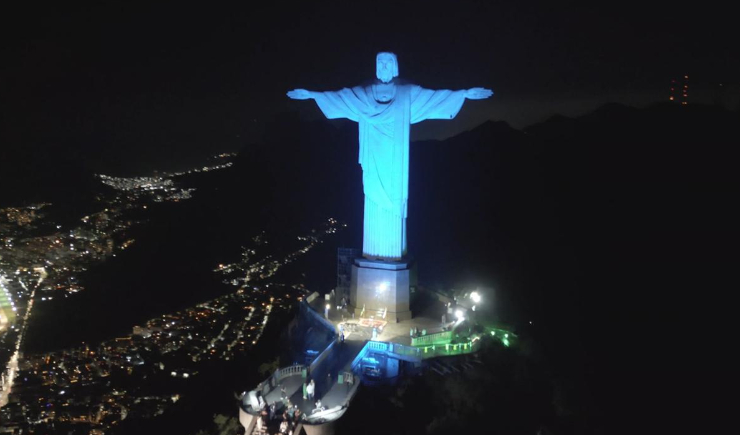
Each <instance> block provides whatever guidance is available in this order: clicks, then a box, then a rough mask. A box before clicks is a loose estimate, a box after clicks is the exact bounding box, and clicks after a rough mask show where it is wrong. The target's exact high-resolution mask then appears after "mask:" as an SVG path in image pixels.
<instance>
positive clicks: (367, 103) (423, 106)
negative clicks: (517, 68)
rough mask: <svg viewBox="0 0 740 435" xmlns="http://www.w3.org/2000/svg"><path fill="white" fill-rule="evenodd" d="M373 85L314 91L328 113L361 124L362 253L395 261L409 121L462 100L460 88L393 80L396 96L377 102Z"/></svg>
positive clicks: (448, 113)
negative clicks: (446, 88)
mask: <svg viewBox="0 0 740 435" xmlns="http://www.w3.org/2000/svg"><path fill="white" fill-rule="evenodd" d="M376 86H377V85H374V84H373V85H368V86H356V87H354V88H351V89H350V88H344V89H342V90H339V91H329V92H317V93H315V94H314V95H315V100H316V103H317V104H318V106H319V108H320V109H321V111H322V112H323V113H324V115H325V116H326V117H327V118H329V119H336V118H347V119H351V120H352V121H355V122H358V123H359V125H360V126H359V129H360V155H359V160H360V165H362V184H363V189H364V192H365V218H364V219H365V220H364V228H363V230H364V231H363V246H362V252H363V255H364V256H365V257H366V258H371V259H380V260H391V261H398V260H401V259H402V258H403V256H404V254H405V253H406V217H407V203H408V192H409V125H410V124H414V123H417V122H421V121H424V120H426V119H452V118H454V117H455V116H456V115H457V113H458V112H459V111H460V108H461V107H462V105H463V103H464V102H465V91H464V90H462V91H449V90H438V91H435V90H430V89H424V88H422V87H420V86H416V85H395V96H394V97H393V98H392V100H390V101H388V102H387V103H382V102H380V101H378V100H377V99H376V95H377V92H378V90H377V89H379V88H377V89H376Z"/></svg>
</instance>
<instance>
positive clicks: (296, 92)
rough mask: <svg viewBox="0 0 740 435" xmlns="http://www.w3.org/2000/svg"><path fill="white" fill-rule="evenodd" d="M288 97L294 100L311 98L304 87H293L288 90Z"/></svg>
mask: <svg viewBox="0 0 740 435" xmlns="http://www.w3.org/2000/svg"><path fill="white" fill-rule="evenodd" d="M288 97H290V98H292V99H294V100H308V99H310V98H311V92H309V91H307V90H305V89H293V90H292V91H288Z"/></svg>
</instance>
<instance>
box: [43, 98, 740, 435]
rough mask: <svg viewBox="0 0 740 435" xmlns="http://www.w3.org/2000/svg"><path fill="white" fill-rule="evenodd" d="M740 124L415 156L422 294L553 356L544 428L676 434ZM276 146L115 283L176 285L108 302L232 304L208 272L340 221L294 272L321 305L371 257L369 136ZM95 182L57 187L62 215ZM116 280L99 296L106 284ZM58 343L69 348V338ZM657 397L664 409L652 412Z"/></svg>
mask: <svg viewBox="0 0 740 435" xmlns="http://www.w3.org/2000/svg"><path fill="white" fill-rule="evenodd" d="M738 116H739V114H738V113H737V112H729V111H726V110H724V109H720V108H717V107H710V106H688V107H678V106H670V105H656V106H653V107H649V108H647V109H635V108H630V107H626V106H621V105H616V104H610V105H606V106H604V107H601V108H600V109H598V110H596V111H594V112H593V113H591V114H588V115H585V116H582V117H579V118H566V117H553V118H551V119H549V120H547V121H545V122H543V123H541V124H538V125H534V126H531V127H529V128H526V129H524V130H523V131H520V130H515V129H513V128H511V127H509V126H508V125H507V124H506V123H503V122H493V121H490V122H486V123H484V124H482V125H480V126H478V127H476V128H475V129H473V130H471V131H468V132H465V133H463V134H460V135H458V136H455V137H452V138H449V139H446V140H444V141H421V142H414V143H412V144H411V157H410V182H409V183H410V187H409V189H410V195H409V197H410V199H409V220H408V228H409V236H408V243H409V251H410V254H411V255H412V257H413V258H414V259H415V261H416V264H417V266H418V276H419V283H420V285H421V286H423V287H427V288H449V287H463V286H481V287H486V288H492V289H493V292H494V298H493V301H492V302H493V304H494V305H495V309H494V311H495V312H496V314H497V315H498V316H499V317H500V318H501V319H502V320H504V321H507V322H509V323H511V324H514V325H516V326H517V327H518V329H519V331H520V332H522V333H524V334H528V335H531V336H533V337H534V338H535V339H536V340H537V341H538V342H540V343H541V344H542V346H543V349H544V353H545V355H546V359H547V361H548V364H549V367H550V370H551V371H552V377H553V379H557V382H558V383H559V385H565V387H563V389H564V390H567V391H568V394H567V399H566V400H565V401H564V403H566V405H565V408H566V410H567V413H566V414H567V415H557V416H543V419H545V417H547V418H549V419H550V421H551V420H552V419H555V420H556V422H557V424H556V425H555V426H556V427H559V428H561V429H562V431H565V432H581V431H582V432H593V431H595V430H606V429H614V430H616V429H617V428H619V426H620V424H621V425H625V426H628V421H629V420H630V418H620V416H622V417H623V416H624V415H628V416H630V417H633V418H635V419H636V418H638V416H642V415H648V414H650V415H652V417H653V419H655V417H656V416H657V417H666V418H668V417H669V415H671V413H675V412H680V411H682V410H687V409H688V405H687V404H685V403H682V402H681V401H680V400H679V399H678V397H679V396H678V395H677V394H674V393H678V392H679V390H680V389H681V388H683V386H679V385H677V384H676V382H675V377H674V375H675V374H676V373H678V372H680V371H681V370H683V369H685V367H686V366H685V365H679V364H677V363H676V361H679V360H680V361H681V362H682V363H683V364H690V362H689V361H691V358H690V357H689V356H686V355H684V354H681V353H680V352H679V349H681V348H682V345H683V344H684V343H685V340H691V339H697V340H698V337H694V336H693V335H692V334H695V332H693V331H683V332H682V334H676V328H678V327H679V325H681V322H682V320H683V319H684V317H685V315H686V313H687V312H690V311H691V310H692V309H694V310H695V309H696V307H695V306H694V303H695V302H694V300H693V299H691V300H690V299H687V298H685V297H684V295H682V294H681V290H680V289H683V288H685V287H686V286H694V285H696V286H697V288H702V289H706V287H707V285H708V284H709V281H710V280H709V279H707V278H708V277H709V278H711V277H712V276H711V274H707V273H706V272H707V270H708V269H707V265H708V264H709V263H711V264H712V265H714V266H715V267H721V265H722V264H726V263H728V262H729V260H728V259H727V257H725V255H724V254H726V251H725V249H726V248H724V249H723V245H722V243H721V241H722V240H723V238H724V237H726V234H727V231H728V228H732V226H733V222H732V220H731V216H732V214H731V212H730V211H731V210H730V208H731V205H732V201H731V198H734V197H736V196H733V191H734V187H733V186H734V185H735V180H734V178H735V175H734V174H735V170H734V168H733V165H734V160H733V159H731V158H730V156H731V155H732V150H733V146H734V145H735V144H736V143H737V142H738V141H737V131H736V126H737V125H738V122H737V121H738ZM265 137H266V138H268V139H266V140H265V141H264V142H262V143H259V144H250V145H248V146H245V148H244V149H243V151H242V152H241V153H240V154H239V155H238V157H237V158H236V159H235V160H234V165H233V166H232V167H231V168H229V169H225V170H220V171H216V172H209V173H200V174H193V175H190V176H187V177H185V179H184V183H185V184H186V185H188V186H190V187H197V189H198V190H197V191H196V193H195V196H194V197H193V199H191V200H188V201H186V202H184V203H182V204H177V205H167V206H163V208H161V209H157V210H155V211H153V216H152V219H151V223H150V224H148V225H149V227H148V229H146V230H144V233H145V235H143V236H142V238H141V239H142V241H141V243H142V244H143V247H142V248H136V246H134V248H132V251H131V252H130V253H129V254H127V255H137V254H136V252H137V251H136V249H140V250H141V252H140V254H142V255H143V254H144V253H146V255H143V256H142V257H141V259H140V260H131V261H129V262H128V263H125V262H124V260H120V259H118V260H116V261H113V262H111V264H110V265H106V266H105V267H106V268H107V270H108V271H109V272H110V273H111V274H118V275H121V274H122V273H123V272H122V271H123V270H125V269H126V268H127V267H128V266H127V265H132V266H131V267H134V265H135V264H139V263H141V264H143V263H147V262H149V260H147V258H161V259H165V258H169V260H166V261H165V263H166V264H167V265H168V267H167V268H166V269H167V270H160V269H157V268H151V267H150V268H146V270H145V271H143V272H137V273H134V274H132V275H131V276H129V277H128V278H127V279H126V280H119V281H120V284H116V282H109V283H108V286H109V288H107V289H106V291H115V289H114V288H115V287H116V286H119V287H121V288H120V292H119V293H120V295H124V294H127V293H126V292H128V291H130V290H129V289H128V288H124V287H126V286H128V287H131V286H133V285H134V284H136V285H137V286H139V287H141V288H140V290H141V292H142V294H144V295H154V294H155V293H156V292H167V291H168V290H164V289H166V288H172V289H176V291H175V290H173V291H174V293H173V291H170V292H169V293H162V294H161V295H159V296H157V297H155V298H154V299H155V300H154V301H153V302H152V304H151V305H152V306H151V309H152V310H154V311H162V310H172V309H175V308H178V307H181V306H185V305H187V304H189V303H192V302H194V301H197V300H198V298H199V297H202V298H205V296H206V295H209V296H212V295H213V294H214V292H217V291H221V290H211V291H210V293H209V292H204V290H203V289H202V288H198V289H196V288H189V286H190V287H192V285H193V283H197V285H198V286H201V287H203V288H205V287H206V286H208V285H210V282H211V281H212V278H211V277H209V276H207V273H205V272H203V270H210V267H211V266H212V265H213V264H217V263H218V262H219V261H227V260H228V259H229V257H230V256H233V255H236V254H237V253H238V249H239V246H240V245H241V244H243V243H246V242H247V241H248V240H249V239H250V238H251V237H252V236H254V235H256V234H258V233H259V232H261V231H266V232H268V233H269V234H270V235H271V237H272V239H271V240H274V243H282V242H285V243H288V240H290V239H294V238H295V236H296V235H299V234H304V233H305V232H306V231H308V230H309V229H310V228H313V227H315V226H316V224H317V223H318V222H321V221H323V220H325V219H327V218H328V217H334V218H337V219H340V220H341V221H343V222H346V223H347V224H348V227H347V229H346V231H343V232H340V233H339V234H338V237H337V238H336V239H334V242H335V244H332V243H331V242H330V243H327V244H325V245H324V246H322V247H321V248H320V249H318V250H316V251H315V252H313V253H312V254H311V255H309V256H308V257H307V258H306V259H305V261H304V262H302V263H301V264H300V265H298V266H296V267H293V268H292V269H291V270H292V272H290V273H293V274H305V275H306V276H305V278H301V279H305V280H306V285H307V287H308V288H310V289H312V290H318V291H327V290H328V289H330V288H332V287H333V286H334V285H335V282H336V281H335V280H336V276H335V270H336V269H335V264H336V256H335V255H336V247H338V246H348V247H359V246H361V237H362V234H361V231H362V230H361V228H362V184H361V170H360V167H359V165H358V164H357V152H358V148H357V142H358V139H357V127H356V125H355V124H354V123H351V122H339V123H329V122H325V121H315V122H306V121H303V120H301V119H300V118H299V117H298V115H297V114H292V115H285V116H283V117H281V118H279V119H276V120H275V121H274V122H273V123H272V124H271V125H270V126H268V128H267V134H266V135H265ZM45 161H47V162H50V160H48V159H47V160H45ZM86 180H89V179H87V178H85V177H80V178H79V179H78V180H77V181H74V182H71V181H70V182H69V184H68V185H65V186H67V187H64V188H62V187H58V188H57V189H58V191H59V192H62V193H60V194H59V198H60V200H63V199H64V198H65V197H66V196H65V195H67V194H69V192H71V191H77V189H84V188H85V187H84V186H86V183H88V181H86ZM67 181H69V180H67ZM67 181H65V182H67ZM61 184H64V183H61ZM64 192H67V193H64ZM147 239H149V241H147ZM271 243H272V242H271ZM195 251H197V255H190V254H189V252H195ZM124 263H125V264H124ZM178 264H180V265H182V264H187V266H186V267H185V266H183V267H178ZM206 267H208V268H209V269H204V268H206ZM172 270H177V271H178V273H177V275H176V277H175V279H174V281H172V275H171V271H172ZM193 271H196V272H193ZM105 276H107V275H106V272H100V273H99V277H98V278H93V281H94V280H95V279H97V280H99V282H103V281H110V280H108V279H106V278H105ZM296 276H297V275H296ZM700 285H701V287H699V286H700ZM111 289H113V290H111ZM91 290H92V289H91ZM137 291H138V290H137ZM147 297H149V296H147ZM106 298H107V296H104V295H101V296H99V297H97V298H93V299H95V300H96V301H97V302H96V303H100V304H104V303H105V299H106ZM110 299H111V301H113V302H111V303H112V304H114V305H115V304H124V303H125V299H126V298H125V297H123V296H117V297H112V298H110ZM131 299H132V300H133V301H135V300H136V298H134V297H131ZM130 305H131V307H132V309H133V308H134V307H135V305H136V303H135V302H131V304H130ZM97 307H98V306H97V305H95V309H98V308H97ZM101 310H102V308H101ZM150 311H151V310H150ZM155 314H156V313H155ZM147 315H151V313H150V312H148V311H147V312H144V311H142V312H141V313H139V314H137V315H134V316H133V317H132V318H136V319H141V318H146V316H147ZM86 317H87V319H86V320H85V321H86V322H88V323H89V324H90V325H96V322H98V321H100V319H96V318H95V316H94V315H92V314H91V315H90V316H86ZM41 318H42V316H39V319H41ZM34 321H35V322H36V321H37V319H35V320H34ZM530 321H532V324H531V325H530V324H529V322H530ZM121 322H122V323H121V324H123V323H126V319H121ZM129 322H130V321H129ZM42 329H44V328H42ZM54 329H55V331H56V333H58V334H60V335H63V334H64V327H63V326H62V325H57V327H55V328H54ZM83 329H84V328H83ZM96 332H97V333H99V334H103V333H104V332H105V328H99V327H98V328H96ZM679 355H680V359H679ZM673 358H676V359H675V360H674V359H673ZM666 367H669V369H666ZM219 388H223V389H224V391H225V393H224V394H231V390H230V388H231V386H229V385H226V384H224V385H223V386H221V387H214V389H213V391H214V394H216V393H217V391H218V389H219ZM635 391H640V392H641V393H640V394H637V395H636V394H635ZM659 394H660V396H661V397H666V398H665V399H661V401H660V402H659V403H657V404H656V402H655V400H654V397H656V396H657V395H659ZM223 412H230V411H227V410H225V411H223ZM657 427H658V426H655V427H652V426H651V427H650V428H651V429H657ZM358 433H359V432H358ZM556 433H557V432H556Z"/></svg>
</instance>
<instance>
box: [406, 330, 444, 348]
mask: <svg viewBox="0 0 740 435" xmlns="http://www.w3.org/2000/svg"><path fill="white" fill-rule="evenodd" d="M450 341H452V331H443V332H438V333H436V334H429V335H422V336H421V337H411V345H412V346H430V345H438V344H445V343H449V342H450Z"/></svg>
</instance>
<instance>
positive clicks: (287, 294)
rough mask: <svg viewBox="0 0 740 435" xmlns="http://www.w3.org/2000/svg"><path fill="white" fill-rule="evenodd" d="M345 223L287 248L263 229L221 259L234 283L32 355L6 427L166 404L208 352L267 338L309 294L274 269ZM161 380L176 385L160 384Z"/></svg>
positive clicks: (110, 418) (1, 411)
mask: <svg viewBox="0 0 740 435" xmlns="http://www.w3.org/2000/svg"><path fill="white" fill-rule="evenodd" d="M338 225H339V224H338V222H336V221H333V220H332V221H331V222H328V223H325V224H324V225H322V227H321V228H319V229H318V230H314V231H312V232H311V236H309V237H305V238H302V240H303V243H301V244H300V245H301V246H300V247H297V248H295V249H293V248H291V250H290V251H289V252H288V253H283V254H282V255H277V250H273V251H270V254H269V255H261V254H262V253H261V252H258V250H259V246H262V247H266V245H267V240H266V239H265V236H264V235H260V236H259V237H257V238H256V239H255V243H256V245H258V246H256V247H252V248H249V249H245V252H244V255H242V257H241V259H240V260H239V261H237V262H234V263H231V264H228V265H219V267H218V268H216V269H215V271H216V272H218V273H222V274H230V275H239V274H240V275H242V276H243V278H242V280H241V281H240V283H239V288H238V289H237V290H236V291H234V292H232V293H229V294H227V295H224V296H221V297H218V298H216V299H213V300H210V301H207V302H203V303H200V304H198V305H196V306H193V307H189V308H187V309H184V310H181V311H178V312H175V313H171V314H166V315H162V316H158V317H156V318H153V319H150V320H148V321H147V322H145V323H144V324H143V325H137V326H134V327H133V329H132V333H131V335H129V336H126V337H118V338H115V339H111V340H107V341H104V342H102V343H100V344H98V345H90V344H87V345H82V346H80V347H77V348H73V349H66V350H64V351H60V352H53V353H44V354H36V355H24V356H23V358H21V360H20V362H19V364H18V369H17V373H16V376H15V382H14V384H13V387H12V391H11V393H10V395H9V402H8V404H7V405H6V406H4V407H2V408H0V421H2V424H0V429H5V430H10V431H15V432H18V433H20V432H22V431H26V430H30V429H33V430H36V431H39V430H40V431H43V430H45V428H52V427H53V428H56V429H58V428H59V427H60V425H72V426H71V427H73V428H74V430H75V431H82V433H105V432H106V431H107V430H109V429H111V428H112V427H114V426H116V425H118V424H120V422H121V421H123V420H124V419H127V418H137V419H138V418H148V417H152V416H156V415H158V414H161V413H163V412H164V411H165V410H166V409H167V408H169V407H171V406H173V404H174V403H176V402H177V401H178V400H179V398H180V394H181V391H179V390H178V389H177V387H176V385H177V384H176V383H175V384H172V383H171V382H170V383H167V382H166V381H163V380H165V379H169V380H170V381H174V382H188V381H187V380H188V379H190V378H193V377H196V376H198V375H199V374H200V370H201V366H202V363H203V362H204V361H213V360H230V359H233V358H235V357H236V356H237V355H244V354H245V353H247V352H248V351H249V350H250V349H251V348H252V347H253V346H254V345H255V344H256V343H257V342H258V341H259V339H260V337H261V335H262V333H263V331H264V328H265V326H266V325H267V324H268V321H269V318H270V315H271V314H272V313H274V312H275V311H276V310H277V311H280V310H287V309H290V307H291V306H293V304H294V302H295V301H296V300H301V299H302V298H303V297H304V295H305V294H306V292H305V290H304V289H303V286H299V285H290V286H289V285H284V284H279V283H276V282H274V280H271V279H270V278H272V277H273V276H274V275H275V273H276V272H277V271H278V269H280V267H281V266H283V265H286V264H289V263H290V262H292V261H294V260H295V259H296V258H297V257H298V256H299V255H301V254H303V253H305V252H307V251H308V250H310V248H311V247H313V246H314V245H315V244H317V243H321V239H322V237H324V236H325V235H329V234H333V233H334V232H335V231H336V227H337V226H338ZM157 380H158V381H157ZM153 384H156V385H168V388H162V389H161V391H157V393H156V394H153V393H152V385H153ZM173 385H174V386H173Z"/></svg>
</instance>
